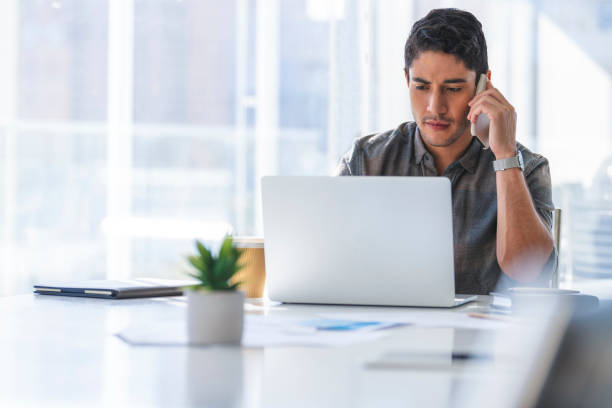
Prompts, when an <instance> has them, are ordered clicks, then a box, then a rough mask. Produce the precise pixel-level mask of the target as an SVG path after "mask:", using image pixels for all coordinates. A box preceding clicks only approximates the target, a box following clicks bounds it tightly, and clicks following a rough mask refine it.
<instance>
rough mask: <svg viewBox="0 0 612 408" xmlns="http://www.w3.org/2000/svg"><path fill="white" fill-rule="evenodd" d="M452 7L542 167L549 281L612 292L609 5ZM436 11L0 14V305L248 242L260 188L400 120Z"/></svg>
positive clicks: (104, 9) (407, 4)
mask: <svg viewBox="0 0 612 408" xmlns="http://www.w3.org/2000/svg"><path fill="white" fill-rule="evenodd" d="M451 3H452V6H453V7H458V8H465V9H469V10H470V11H471V12H473V13H474V14H475V15H476V16H477V17H478V18H479V19H480V21H482V22H483V29H484V32H485V34H486V38H487V42H488V48H489V66H490V67H491V71H492V82H493V84H494V85H495V86H496V87H498V88H499V89H500V90H501V91H502V92H503V93H504V94H505V95H506V96H508V99H509V100H510V101H511V102H512V104H513V105H514V106H515V108H516V110H517V113H518V123H517V139H518V140H519V141H520V142H522V143H523V144H525V145H526V146H528V147H529V148H531V149H532V150H534V151H537V152H539V153H542V154H543V155H545V156H546V157H547V158H548V159H549V160H550V168H551V174H552V180H553V187H554V201H555V205H556V206H557V207H559V208H562V209H563V211H564V217H563V220H564V224H563V227H562V231H563V233H562V237H563V241H562V244H561V247H562V250H561V267H560V275H561V280H562V282H564V281H566V282H567V281H569V280H571V279H574V280H576V279H587V278H612V257H611V256H610V255H609V253H610V252H611V251H610V249H611V248H612V202H611V201H610V200H612V117H611V116H610V112H612V56H611V55H612V54H610V52H609V44H610V43H612V6H611V5H610V3H609V2H602V1H587V2H570V1H562V2H559V1H553V0H540V1H528V0H522V1H510V0H496V1H468V0H457V1H454V2H451ZM559 3H563V7H561V6H559ZM448 5H449V4H448V2H442V1H424V0H384V1H382V0H379V1H377V0H233V1H224V2H220V1H215V0H146V1H145V0H2V2H0V50H2V54H3V55H2V63H0V89H2V92H0V294H2V295H7V294H14V293H26V292H28V291H30V288H31V285H32V283H33V282H34V281H35V280H37V279H40V278H44V279H46V280H69V279H79V280H81V279H102V278H127V277H138V276H156V277H169V278H178V277H183V275H182V274H181V270H182V269H183V265H182V264H181V262H182V261H181V260H182V256H183V255H184V254H185V253H188V252H189V251H190V248H191V245H192V244H191V243H192V241H193V239H194V238H199V239H202V240H204V241H209V242H211V241H214V240H218V239H219V238H220V237H222V236H223V234H224V233H226V232H229V231H232V232H233V233H235V234H238V235H260V234H261V233H262V225H261V204H260V199H259V193H260V191H259V189H260V187H259V179H260V178H261V177H262V176H263V175H274V174H278V175H328V174H331V172H332V170H333V168H334V167H335V165H336V163H337V160H338V158H339V157H340V155H341V154H342V153H344V152H345V151H346V150H347V149H348V148H349V147H350V145H351V142H352V140H353V139H354V138H355V137H358V136H360V135H365V134H368V133H372V132H375V131H382V130H387V129H391V128H394V127H396V126H397V125H398V124H400V123H401V122H404V121H407V120H411V117H410V116H411V114H410V106H409V101H408V91H407V88H406V86H405V80H404V77H403V71H402V68H403V52H404V49H403V46H404V42H405V41H406V38H407V35H408V31H409V29H410V27H411V26H412V24H413V23H414V21H415V20H416V19H417V18H420V17H422V16H424V15H425V14H426V12H427V11H429V10H430V9H431V8H434V7H440V6H444V7H446V6H448Z"/></svg>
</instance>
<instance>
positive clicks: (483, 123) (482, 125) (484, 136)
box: [471, 74, 489, 149]
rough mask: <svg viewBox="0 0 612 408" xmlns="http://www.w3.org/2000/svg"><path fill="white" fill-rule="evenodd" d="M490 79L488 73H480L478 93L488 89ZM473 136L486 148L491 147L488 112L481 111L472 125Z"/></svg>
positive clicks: (477, 86)
mask: <svg viewBox="0 0 612 408" xmlns="http://www.w3.org/2000/svg"><path fill="white" fill-rule="evenodd" d="M488 81H489V79H488V78H487V75H486V74H480V78H479V79H478V84H477V85H476V95H478V94H479V93H481V92H483V91H484V90H485V89H487V82H488ZM471 131H472V136H476V137H477V138H478V139H480V141H481V142H482V144H483V145H484V148H485V149H488V148H489V116H488V115H487V114H486V113H481V114H480V115H478V118H477V119H476V123H472V125H471Z"/></svg>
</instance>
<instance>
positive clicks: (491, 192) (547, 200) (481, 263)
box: [336, 122, 557, 294]
mask: <svg viewBox="0 0 612 408" xmlns="http://www.w3.org/2000/svg"><path fill="white" fill-rule="evenodd" d="M517 147H518V149H519V150H520V151H521V153H522V155H523V160H524V163H525V171H524V175H525V179H526V181H527V186H528V187H529V192H530V193H531V198H532V200H533V204H534V206H535V208H536V210H537V212H538V215H539V216H540V218H541V219H542V221H543V222H544V224H545V225H546V227H547V228H548V229H549V231H550V230H551V226H552V212H553V210H554V206H553V202H552V191H551V183H550V171H549V168H548V160H546V158H545V157H543V156H541V155H539V154H536V153H533V152H531V151H529V150H528V149H527V148H526V147H525V146H523V145H521V144H520V143H517ZM493 160H495V156H494V155H493V153H492V152H491V150H483V149H482V144H481V143H480V141H479V140H478V139H477V138H473V140H472V142H471V144H470V145H469V146H468V148H467V149H466V151H465V152H464V153H463V155H462V156H461V157H460V158H459V159H457V160H456V161H455V162H453V163H451V164H450V165H449V166H448V167H447V168H446V170H444V173H443V174H442V176H445V177H448V178H449V179H450V181H451V184H452V197H453V233H454V254H455V289H456V292H457V293H464V294H466V293H475V294H488V293H489V292H491V291H493V290H494V289H495V288H496V285H497V284H498V283H499V287H498V288H497V289H498V290H499V289H500V287H501V288H505V287H508V286H519V283H518V282H515V281H513V280H512V279H510V278H509V277H508V276H507V275H504V274H503V272H502V271H501V268H500V267H499V264H498V263H497V255H496V251H495V246H496V240H497V235H496V232H497V187H496V181H495V171H494V170H493V166H492V164H491V162H492V161H493ZM336 175H339V176H417V177H418V176H438V172H437V170H436V166H435V164H434V158H433V156H432V155H431V153H429V151H427V149H426V147H425V145H424V144H423V141H422V139H421V136H420V133H419V129H418V127H417V126H416V123H414V122H407V123H403V124H401V125H399V126H398V127H397V128H396V129H394V130H390V131H387V132H384V133H379V134H374V135H369V136H364V137H361V138H359V139H357V140H356V141H355V144H354V145H353V147H352V148H351V150H350V151H349V152H348V153H346V155H345V156H344V157H342V159H341V160H340V163H339V165H338V168H337V169H336ZM556 262H557V256H556V251H553V253H552V254H551V256H550V259H549V261H548V263H547V265H546V266H545V268H544V271H543V273H542V274H541V277H540V279H539V280H538V282H537V284H540V285H546V284H547V282H548V280H549V279H550V274H551V272H552V270H553V268H554V267H556ZM531 285H533V283H532V284H531Z"/></svg>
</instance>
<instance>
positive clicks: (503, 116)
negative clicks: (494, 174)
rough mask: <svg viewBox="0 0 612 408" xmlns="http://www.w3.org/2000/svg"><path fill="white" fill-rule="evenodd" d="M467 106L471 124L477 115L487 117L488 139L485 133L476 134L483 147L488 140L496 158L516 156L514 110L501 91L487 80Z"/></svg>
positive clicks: (475, 120) (476, 119) (476, 118)
mask: <svg viewBox="0 0 612 408" xmlns="http://www.w3.org/2000/svg"><path fill="white" fill-rule="evenodd" d="M483 75H484V74H483ZM468 106H470V112H469V113H468V116H467V118H468V120H469V121H470V122H472V123H473V124H475V123H477V121H478V116H479V115H482V114H485V115H487V116H488V117H489V121H490V124H489V129H488V130H489V131H488V139H487V135H486V134H480V133H478V134H477V135H476V136H477V137H478V138H479V139H480V140H481V141H482V142H483V144H484V145H485V147H486V146H487V142H488V145H489V147H490V148H491V151H492V152H493V154H494V155H495V157H496V159H502V158H507V157H512V156H516V112H515V110H514V107H513V106H512V105H511V104H510V102H508V101H507V100H506V98H505V97H504V96H503V95H502V94H501V92H499V90H497V89H496V88H494V87H493V85H492V84H491V82H490V81H487V82H486V88H485V90H484V91H482V92H480V93H478V94H477V95H476V96H474V98H472V100H471V101H470V102H469V103H468ZM477 128H478V126H477Z"/></svg>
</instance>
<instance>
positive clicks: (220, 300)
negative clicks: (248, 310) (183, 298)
mask: <svg viewBox="0 0 612 408" xmlns="http://www.w3.org/2000/svg"><path fill="white" fill-rule="evenodd" d="M186 292H187V335H188V339H189V343H190V344H214V343H234V344H240V343H241V341H242V322H243V315H244V292H240V291H221V290H219V291H212V292H208V291H197V290H187V291H186Z"/></svg>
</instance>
